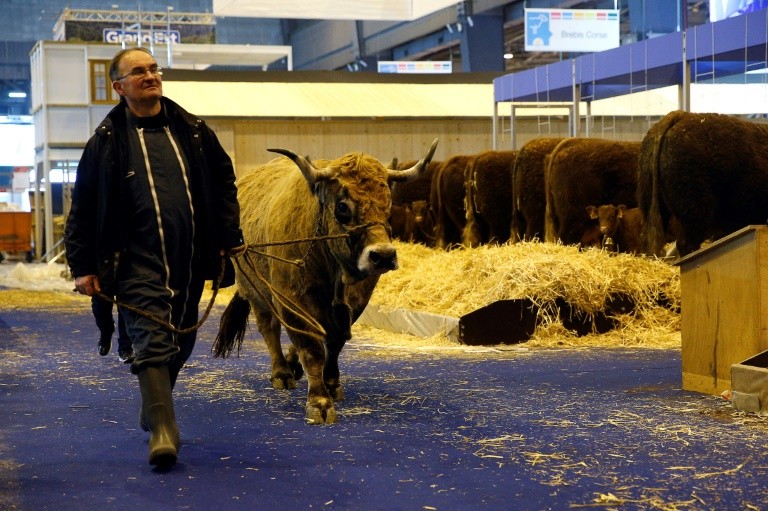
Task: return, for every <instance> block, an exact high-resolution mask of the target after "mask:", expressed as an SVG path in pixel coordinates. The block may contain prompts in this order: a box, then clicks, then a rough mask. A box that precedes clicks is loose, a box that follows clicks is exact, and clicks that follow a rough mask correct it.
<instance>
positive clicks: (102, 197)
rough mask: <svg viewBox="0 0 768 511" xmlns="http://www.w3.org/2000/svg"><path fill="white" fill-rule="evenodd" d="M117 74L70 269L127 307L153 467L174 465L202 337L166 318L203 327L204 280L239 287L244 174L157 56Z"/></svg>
mask: <svg viewBox="0 0 768 511" xmlns="http://www.w3.org/2000/svg"><path fill="white" fill-rule="evenodd" d="M109 76H110V79H111V80H112V87H113V89H114V90H115V91H116V92H117V93H118V94H119V95H120V98H121V99H120V103H119V104H118V105H117V106H116V107H115V108H113V109H112V110H111V111H110V112H109V114H108V115H107V117H106V118H105V119H104V120H103V121H102V122H101V124H100V125H99V126H98V127H97V128H96V133H95V134H94V135H93V136H92V137H91V139H90V140H89V141H88V143H87V145H86V147H85V150H84V152H83V156H82V158H81V160H80V164H79V165H78V169H77V179H76V182H75V188H74V191H73V195H72V208H71V211H70V214H69V217H68V220H67V226H66V229H65V233H64V238H65V243H66V249H67V263H68V264H69V267H70V270H71V272H72V275H73V277H74V278H75V286H76V288H77V290H78V291H79V292H80V293H82V294H85V295H88V296H93V295H94V294H95V293H97V292H100V291H101V290H102V289H110V290H114V292H115V295H116V298H117V301H118V303H119V304H121V305H124V307H120V313H121V314H123V315H124V319H125V324H126V330H127V332H128V335H129V336H130V338H131V342H132V344H133V352H134V360H133V362H132V363H131V372H132V373H134V374H136V375H137V376H138V380H139V388H140V390H141V399H142V408H141V415H140V424H141V426H142V429H145V430H148V431H150V435H151V436H150V441H149V463H150V464H152V465H157V466H159V467H164V468H167V467H169V466H171V465H173V464H174V463H176V459H177V454H178V450H179V429H178V426H177V424H176V417H175V413H174V409H173V399H172V390H173V386H174V384H175V383H176V378H177V377H178V374H179V370H180V369H181V367H182V366H183V365H184V362H185V361H186V360H187V359H188V358H189V356H190V354H191V353H192V349H193V347H194V344H195V338H196V333H195V332H194V330H193V331H192V332H191V333H184V334H177V333H173V330H174V329H170V328H167V326H163V325H162V322H163V321H165V322H169V323H170V324H171V325H173V326H174V327H175V329H185V328H188V327H190V326H193V325H195V323H196V322H197V319H198V304H199V301H200V296H201V294H202V290H203V284H204V281H205V280H214V281H218V280H221V285H222V286H225V285H231V284H232V283H233V271H232V265H231V262H230V261H229V259H228V258H226V257H225V255H234V254H236V253H238V252H239V251H241V250H243V249H244V246H243V237H242V232H241V231H240V224H239V216H240V210H239V206H238V203H237V189H236V186H235V174H234V169H233V167H232V161H231V160H230V158H229V156H228V155H227V154H226V152H225V151H224V149H223V148H222V147H221V145H220V144H219V141H218V139H217V138H216V136H215V134H214V133H213V131H212V130H211V129H210V128H208V127H207V126H206V124H205V123H204V122H203V121H202V120H201V119H199V118H197V117H195V116H193V115H191V114H189V113H188V112H186V111H185V110H184V109H183V108H181V107H180V106H179V105H177V104H176V103H174V102H173V101H171V100H169V99H168V98H165V97H163V82H162V70H161V69H160V67H158V65H157V62H156V61H155V59H154V57H153V56H152V54H151V53H150V52H149V51H148V50H146V49H144V48H140V47H137V48H128V49H124V50H121V51H119V52H118V53H117V54H116V55H115V56H114V58H113V59H112V62H111V64H110V66H109ZM222 258H224V262H225V263H226V268H227V271H225V275H226V278H224V279H223V280H222V279H221V277H220V275H219V274H220V273H221V269H222V267H223V265H222ZM140 312H143V313H145V314H147V315H150V316H151V317H145V314H141V313H140ZM154 318H157V319H158V320H159V321H155V320H154Z"/></svg>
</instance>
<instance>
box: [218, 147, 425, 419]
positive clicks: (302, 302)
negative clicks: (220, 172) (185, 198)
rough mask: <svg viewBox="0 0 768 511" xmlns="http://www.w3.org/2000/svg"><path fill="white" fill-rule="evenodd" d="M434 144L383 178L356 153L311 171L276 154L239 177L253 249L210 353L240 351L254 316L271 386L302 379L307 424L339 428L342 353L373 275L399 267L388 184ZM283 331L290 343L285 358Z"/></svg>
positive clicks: (302, 161)
mask: <svg viewBox="0 0 768 511" xmlns="http://www.w3.org/2000/svg"><path fill="white" fill-rule="evenodd" d="M436 145H437V140H435V142H434V143H433V144H432V147H431V148H430V150H429V151H428V152H427V155H426V156H425V157H424V159H423V160H421V161H419V162H418V163H417V164H416V165H415V166H414V167H413V168H411V169H409V170H407V171H398V170H388V169H386V168H385V167H384V166H383V165H382V164H381V163H380V162H379V161H377V160H376V159H374V158H372V157H371V156H368V155H364V154H360V153H350V154H347V155H345V156H342V157H341V158H338V159H336V160H332V161H318V162H316V163H312V162H310V161H309V160H308V159H307V158H303V157H301V156H298V155H296V154H294V153H292V152H290V151H286V150H282V149H280V150H273V151H275V152H279V153H281V154H284V155H285V156H287V157H288V158H283V157H280V158H277V159H274V160H272V161H271V162H269V163H267V164H265V165H263V166H261V167H259V168H257V169H255V170H254V171H252V172H250V173H248V174H246V175H244V176H242V177H241V178H240V180H239V181H238V199H239V201H240V211H241V222H240V224H241V227H242V229H243V234H244V237H245V241H246V243H247V244H248V245H249V246H258V247H259V248H258V252H252V251H250V250H249V251H248V252H247V253H246V255H247V257H241V258H238V259H237V263H238V264H237V274H236V282H237V291H236V293H235V295H234V297H233V298H232V300H231V301H230V303H229V305H228V306H227V308H226V310H225V311H224V314H223V315H222V318H221V325H220V328H219V334H218V336H217V338H216V341H215V344H214V347H213V352H214V354H215V355H216V356H226V355H228V354H230V353H231V352H232V351H233V350H234V349H235V347H237V349H238V351H239V349H240V345H241V344H242V340H243V336H244V334H245V330H246V328H247V319H248V316H249V313H250V310H251V309H253V311H254V312H255V315H256V323H257V325H258V328H259V332H261V334H262V336H263V337H264V341H265V342H266V344H267V348H268V350H269V354H270V357H271V359H272V376H271V380H272V385H273V386H274V387H275V388H277V389H288V388H295V386H296V379H297V378H299V377H300V376H301V375H302V374H303V373H306V375H307V382H308V395H307V402H306V417H307V419H308V421H309V422H311V423H315V424H320V423H332V422H336V409H335V408H334V400H339V399H342V398H343V395H344V394H343V391H342V387H341V382H340V379H339V367H338V357H339V353H340V352H341V350H342V348H343V347H344V344H345V343H346V342H347V340H349V338H350V337H351V326H352V324H353V323H354V322H355V321H356V320H357V318H358V317H359V315H360V314H361V313H362V311H363V309H364V308H365V306H366V304H367V303H368V300H369V299H370V296H371V293H372V292H373V289H374V287H375V285H376V282H377V281H378V278H379V276H380V275H381V274H382V273H385V272H387V271H390V270H394V269H396V268H397V266H398V263H397V253H396V251H395V248H394V246H393V245H392V243H391V239H390V236H389V234H388V225H387V217H388V215H389V207H390V200H391V198H390V189H389V182H388V181H390V180H397V179H407V178H409V177H414V178H415V177H416V176H418V174H420V173H421V172H423V171H424V169H425V168H426V165H427V163H428V162H429V161H430V159H431V158H432V155H433V154H434V151H435V147H436ZM296 167H298V169H299V170H300V171H301V172H297V170H296ZM316 237H319V238H321V239H320V240H317V241H313V242H311V243H308V242H307V241H304V242H300V243H290V241H291V240H307V239H311V238H316ZM295 261H301V264H292V263H293V262H295ZM281 324H282V326H283V327H285V329H286V331H287V333H288V337H289V338H290V340H291V344H292V346H291V348H290V349H289V352H288V356H287V357H286V356H285V355H284V354H283V350H282V347H281V345H280V330H281Z"/></svg>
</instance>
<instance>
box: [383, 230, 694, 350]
mask: <svg viewBox="0 0 768 511" xmlns="http://www.w3.org/2000/svg"><path fill="white" fill-rule="evenodd" d="M396 246H397V250H398V254H399V260H400V268H399V269H398V270H397V271H394V272H389V273H387V274H385V275H383V276H382V277H381V280H380V281H379V284H378V286H377V287H376V290H375V291H374V294H373V296H372V297H371V303H375V304H378V305H380V306H382V307H383V308H385V309H396V308H405V309H411V310H415V311H424V312H431V313H434V314H441V315H446V316H452V317H460V316H462V315H465V314H467V313H469V312H471V311H473V310H476V309H478V308H480V307H483V306H485V305H488V304H490V303H493V302H494V301H498V300H502V299H515V298H528V299H530V300H531V301H532V302H533V303H535V304H536V305H538V306H539V307H540V308H541V311H540V315H541V317H540V320H541V323H540V326H539V327H538V328H537V330H536V332H535V333H534V336H533V338H532V339H531V341H530V342H529V343H527V345H529V346H588V345H589V346H595V345H604V346H615V347H619V346H624V347H628V346H631V347H649V348H670V347H679V346H680V314H679V307H680V277H679V270H678V268H677V267H675V266H671V265H670V264H668V263H666V262H664V261H662V260H659V259H655V258H653V259H652V258H646V257H639V256H632V255H629V254H610V253H608V252H604V251H601V250H597V249H589V250H584V251H580V250H579V249H578V248H577V247H575V246H564V245H560V244H554V243H538V242H522V243H515V244H505V245H501V246H491V245H485V246H481V247H478V248H472V249H465V248H458V249H455V250H451V251H443V250H436V249H431V248H428V247H425V246H423V245H417V244H409V243H399V242H397V243H396ZM612 294H624V295H626V296H629V297H631V298H632V300H633V301H634V302H635V303H636V307H635V310H634V312H633V313H631V314H625V315H622V316H617V318H616V319H618V320H619V327H618V328H616V329H614V330H612V331H610V332H608V333H605V334H601V335H597V334H590V335H587V336H584V337H576V335H575V334H573V333H571V332H569V331H568V330H566V329H565V328H564V327H563V325H562V323H561V322H560V321H559V319H558V316H557V307H556V306H555V300H556V299H557V298H558V297H561V298H563V299H565V300H566V301H567V302H568V303H570V304H571V305H572V306H575V307H577V308H578V309H580V310H581V311H583V312H585V313H587V314H595V313H597V312H600V311H602V310H603V309H604V308H605V304H606V299H608V297H609V296H611V295H612Z"/></svg>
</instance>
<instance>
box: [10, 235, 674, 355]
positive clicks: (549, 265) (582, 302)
mask: <svg viewBox="0 0 768 511" xmlns="http://www.w3.org/2000/svg"><path fill="white" fill-rule="evenodd" d="M395 245H396V248H397V250H398V255H399V261H400V268H399V269H398V270H396V271H393V272H389V273H387V274H385V275H383V276H382V277H381V279H380V281H379V284H378V286H377V287H376V290H375V291H374V294H373V296H372V298H371V303H373V304H377V305H379V306H381V307H383V308H384V309H385V310H386V309H395V308H405V309H410V310H414V311H424V312H431V313H434V314H441V315H445V316H452V317H461V316H462V315H464V314H467V313H469V312H471V311H473V310H476V309H478V308H480V307H483V306H485V305H488V304H490V303H493V302H494V301H497V300H503V299H514V298H528V299H530V300H531V301H532V302H534V303H535V304H536V305H537V306H538V307H539V308H540V312H539V314H540V325H539V327H538V328H537V329H536V332H535V333H534V335H533V337H532V338H531V340H530V341H528V342H527V343H525V346H526V347H586V346H606V347H645V348H679V347H680V314H679V308H680V277H679V270H678V268H677V267H675V266H672V265H670V264H668V263H666V262H664V261H662V260H659V259H652V258H646V257H638V256H631V255H628V254H609V253H607V252H604V251H601V250H597V249H589V250H584V251H580V250H579V249H578V248H577V247H575V246H564V245H560V244H554V243H539V242H521V243H515V244H505V245H501V246H493V245H484V246H480V247H477V248H471V249H470V248H457V249H454V250H450V251H444V250H438V249H432V248H428V247H426V246H424V245H419V244H412V243H403V242H395ZM71 286H72V283H71V282H65V281H64V280H63V279H62V284H61V286H58V288H57V289H55V290H53V291H51V290H47V291H34V290H22V289H7V290H4V291H2V292H0V309H14V308H30V309H34V308H54V307H55V308H62V307H63V308H73V309H77V308H81V307H83V306H89V305H90V300H89V299H88V298H86V297H84V296H82V295H78V294H76V293H72V292H71ZM63 289H67V291H63ZM233 292H234V288H227V289H223V290H221V291H220V292H219V294H218V296H217V297H216V304H217V305H226V304H227V303H228V302H229V300H230V298H231V297H232V294H233ZM616 293H622V294H625V295H627V296H629V297H631V298H632V300H633V301H634V302H635V303H636V307H635V310H634V311H633V313H631V314H625V315H621V316H617V317H616V319H618V321H619V327H618V328H616V329H614V330H611V331H609V332H607V333H604V334H589V335H586V336H582V337H577V336H576V335H575V334H574V333H572V332H570V331H568V330H566V329H565V328H564V327H563V325H562V323H561V322H560V320H559V319H558V314H557V307H556V306H555V300H556V299H557V298H558V297H560V298H563V299H565V300H566V301H567V302H569V303H570V304H571V305H572V306H575V307H577V308H578V309H580V310H582V311H584V312H586V313H588V314H594V313H597V312H600V311H602V310H603V309H604V307H605V303H606V299H607V298H608V297H609V296H610V295H611V294H616ZM210 297H211V291H210V289H207V290H206V292H205V293H204V295H203V298H202V302H201V306H204V305H205V304H207V302H208V300H210ZM216 315H217V314H216V313H215V312H214V314H213V315H212V318H211V319H209V321H215V320H216ZM353 338H355V339H358V340H359V339H364V340H375V341H376V342H377V343H379V344H392V345H393V347H394V346H403V347H409V348H414V349H426V350H429V349H430V348H450V347H451V346H456V344H455V343H453V342H452V341H450V340H448V338H447V337H438V338H431V339H417V338H415V337H413V336H408V335H403V334H396V333H391V332H385V331H382V330H378V329H374V328H370V327H364V326H358V325H356V326H355V327H354V329H353Z"/></svg>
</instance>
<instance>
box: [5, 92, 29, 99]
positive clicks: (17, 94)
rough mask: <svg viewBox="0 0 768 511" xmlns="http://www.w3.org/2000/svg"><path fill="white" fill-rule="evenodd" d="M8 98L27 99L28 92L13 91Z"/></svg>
mask: <svg viewBox="0 0 768 511" xmlns="http://www.w3.org/2000/svg"><path fill="white" fill-rule="evenodd" d="M8 97H9V98H26V97H27V93H26V92H15V91H11V92H9V93H8Z"/></svg>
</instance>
